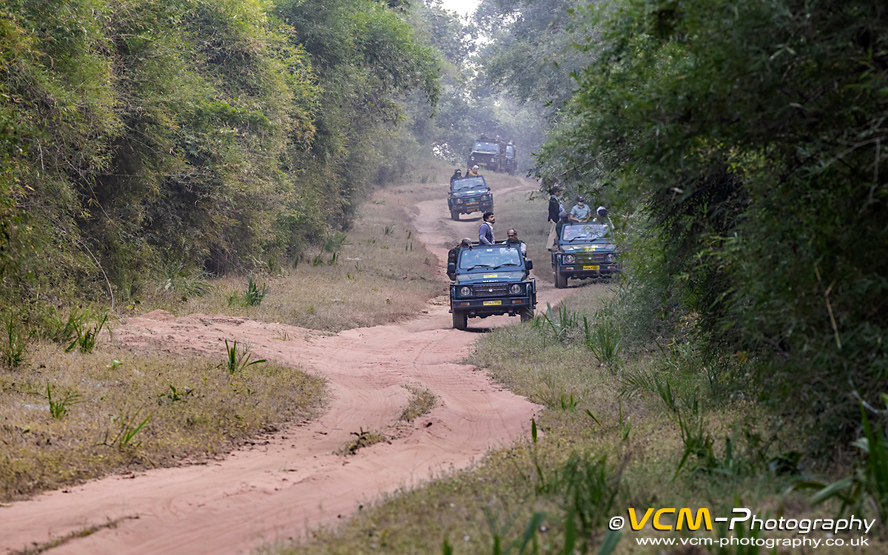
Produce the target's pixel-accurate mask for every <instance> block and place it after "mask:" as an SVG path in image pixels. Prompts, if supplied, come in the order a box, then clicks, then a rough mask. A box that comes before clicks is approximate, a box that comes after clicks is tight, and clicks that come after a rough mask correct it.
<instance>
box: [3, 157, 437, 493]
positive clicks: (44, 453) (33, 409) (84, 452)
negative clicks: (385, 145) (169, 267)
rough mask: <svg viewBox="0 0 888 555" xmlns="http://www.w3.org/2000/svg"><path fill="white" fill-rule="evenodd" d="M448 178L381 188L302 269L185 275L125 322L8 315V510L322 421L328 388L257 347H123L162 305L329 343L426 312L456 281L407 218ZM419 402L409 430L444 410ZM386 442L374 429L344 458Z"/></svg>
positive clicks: (417, 391)
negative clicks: (329, 337) (35, 497)
mask: <svg viewBox="0 0 888 555" xmlns="http://www.w3.org/2000/svg"><path fill="white" fill-rule="evenodd" d="M446 171H447V168H446V167H444V168H440V167H438V166H437V165H436V164H431V165H430V166H428V167H426V168H425V169H424V170H422V171H417V173H416V175H415V176H413V178H412V179H410V180H409V181H408V182H407V183H406V184H403V185H398V186H393V187H391V188H388V189H381V190H378V191H376V192H375V193H374V197H373V200H371V201H368V202H367V203H366V204H365V205H364V206H362V208H361V209H360V210H359V211H358V214H357V219H356V221H355V225H354V227H353V228H352V229H351V230H350V231H349V232H348V233H347V234H346V233H340V234H338V235H336V238H337V239H336V240H335V241H331V242H330V243H329V244H326V243H325V244H324V245H321V246H319V247H317V248H316V249H314V250H313V251H311V252H307V253H306V254H305V256H304V258H303V260H302V261H300V262H299V263H298V264H297V265H296V267H295V268H293V267H290V268H279V269H277V270H276V271H275V272H274V273H269V272H266V273H256V274H253V275H251V276H229V277H227V278H221V279H213V278H211V277H209V276H205V275H204V276H193V275H191V274H186V273H184V272H182V271H181V270H180V271H179V272H178V273H174V274H171V275H159V276H157V278H156V279H157V281H156V282H155V285H154V287H152V288H151V289H150V294H148V295H146V296H145V297H142V300H138V299H134V300H133V301H132V302H131V303H130V304H128V305H125V306H120V307H118V309H117V310H115V311H113V312H110V311H108V310H107V307H104V308H103V307H102V306H101V305H94V306H93V307H92V308H72V309H70V310H68V311H67V312H65V311H64V310H57V309H54V308H53V309H52V310H48V309H46V308H45V307H44V309H43V310H44V312H43V313H42V314H41V316H40V318H41V320H42V321H44V322H46V324H45V325H43V326H42V327H40V328H37V329H35V328H30V327H28V325H27V323H26V322H25V321H23V320H20V319H19V318H18V317H17V315H16V313H15V312H7V313H4V321H3V329H2V334H0V355H2V356H3V360H2V363H0V482H2V484H3V486H2V490H0V502H7V501H11V500H14V499H19V498H22V497H25V496H28V495H32V494H34V493H38V492H41V491H45V490H50V489H58V488H62V487H66V486H70V485H73V484H76V483H79V482H81V481H83V480H87V479H90V478H96V477H100V476H103V475H105V474H108V473H112V472H133V471H138V470H142V469H146V468H150V467H155V466H174V465H178V464H192V463H199V462H201V461H205V460H206V459H207V458H208V457H214V456H217V455H223V454H225V453H227V452H229V451H230V450H231V449H233V448H235V447H237V446H238V445H242V444H244V443H247V442H249V441H250V440H251V438H254V437H256V436H257V435H259V434H261V433H265V432H271V431H274V430H276V429H279V428H280V427H281V426H283V425H285V424H287V423H291V422H294V421H299V420H304V419H309V418H312V417H313V416H314V415H316V414H317V412H318V411H319V410H322V408H323V403H324V399H325V395H326V392H325V388H324V381H323V379H322V378H320V377H317V376H312V375H308V374H305V373H303V372H301V371H300V370H299V369H298V368H287V367H283V366H281V365H279V364H275V363H273V362H269V361H265V360H262V359H259V358H258V357H256V356H255V355H254V354H253V353H251V352H250V349H249V345H245V344H243V343H239V342H236V341H233V340H232V341H226V342H225V346H224V348H223V347H222V346H220V350H219V353H218V356H217V357H215V358H212V357H185V356H170V355H165V354H162V353H154V354H152V353H141V352H140V353H135V352H132V351H129V350H126V349H123V348H118V347H115V346H114V343H113V342H111V341H109V339H110V338H111V337H113V333H114V328H115V327H117V326H118V325H120V319H121V318H125V317H128V316H135V315H138V314H142V313H144V312H147V311H150V310H155V309H165V310H168V311H169V312H172V313H174V314H177V315H178V314H191V313H205V314H227V315H237V316H242V317H247V318H251V319H254V320H261V321H266V322H282V323H289V324H295V325H300V326H304V327H306V328H309V329H312V330H316V331H318V332H321V333H334V332H337V331H340V330H343V329H350V328H353V327H356V326H372V325H380V324H387V323H391V322H394V321H397V320H400V319H403V318H405V317H410V316H413V315H415V314H417V313H419V312H420V311H422V310H424V309H425V306H426V304H427V302H428V300H429V298H431V297H433V296H436V295H439V294H442V292H443V285H442V283H441V282H440V281H438V280H436V279H434V275H433V266H434V264H435V262H434V258H433V257H432V256H431V255H430V254H429V253H428V251H426V250H425V249H424V247H423V246H422V245H421V244H419V243H418V242H416V241H415V240H414V239H413V232H412V230H411V229H410V228H409V226H408V225H407V221H408V218H407V214H406V212H405V210H406V206H408V205H409V204H410V203H411V202H412V201H411V200H410V198H411V195H413V194H419V195H421V194H423V191H424V188H425V187H426V184H424V183H422V181H425V182H429V181H431V180H434V179H435V176H436V175H437V174H438V173H440V175H446ZM411 191H416V192H415V193H412V192H411ZM232 299H233V301H232ZM394 301H397V302H394ZM280 339H281V340H289V339H291V338H288V337H281V338H280ZM405 386H407V387H413V386H410V385H409V384H405ZM411 393H412V396H411V402H410V405H409V407H407V409H405V414H404V416H403V419H404V420H411V419H413V418H416V417H417V416H419V415H421V414H424V413H425V412H428V410H430V408H431V407H433V406H434V404H435V403H436V398H435V397H434V395H432V394H431V392H428V391H427V390H424V389H421V388H415V387H414V389H411ZM247 399H249V401H250V402H245V401H246V400H247ZM382 440H384V438H383V437H382V436H381V435H380V434H379V433H377V432H371V431H367V432H365V431H363V430H361V432H360V433H358V434H356V439H355V442H354V444H353V445H348V446H344V447H343V453H353V452H355V451H357V449H359V448H360V447H363V446H366V445H370V444H372V443H375V442H377V441H382Z"/></svg>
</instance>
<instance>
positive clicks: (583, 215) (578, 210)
mask: <svg viewBox="0 0 888 555" xmlns="http://www.w3.org/2000/svg"><path fill="white" fill-rule="evenodd" d="M591 215H592V209H590V208H589V206H588V205H587V204H586V198H585V197H577V205H576V206H574V207H573V208H571V209H570V221H572V222H588V221H589V217H590V216H591Z"/></svg>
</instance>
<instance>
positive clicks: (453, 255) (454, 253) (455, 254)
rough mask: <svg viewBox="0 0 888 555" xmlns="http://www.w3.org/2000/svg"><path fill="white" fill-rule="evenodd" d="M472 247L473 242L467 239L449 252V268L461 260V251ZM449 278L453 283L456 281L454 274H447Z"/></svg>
mask: <svg viewBox="0 0 888 555" xmlns="http://www.w3.org/2000/svg"><path fill="white" fill-rule="evenodd" d="M471 246H472V240H471V239H469V238H468V237H466V238H465V239H463V240H462V241H460V242H459V244H458V245H457V246H455V247H453V248H452V249H450V250H449V251H447V267H448V268H449V267H450V265H451V264H456V261H457V260H459V249H465V248H469V247H471ZM447 277H449V278H450V280H451V281H453V280H455V279H456V274H454V273H452V272H449V271H448V272H447Z"/></svg>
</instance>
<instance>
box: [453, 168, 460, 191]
mask: <svg viewBox="0 0 888 555" xmlns="http://www.w3.org/2000/svg"><path fill="white" fill-rule="evenodd" d="M457 179H462V172H461V171H460V169H459V168H456V171H454V172H453V175H451V176H450V186H451V187H453V182H454V181H456V180H457Z"/></svg>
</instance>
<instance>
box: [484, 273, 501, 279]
mask: <svg viewBox="0 0 888 555" xmlns="http://www.w3.org/2000/svg"><path fill="white" fill-rule="evenodd" d="M498 276H499V274H484V279H487V278H495V277H498Z"/></svg>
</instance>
